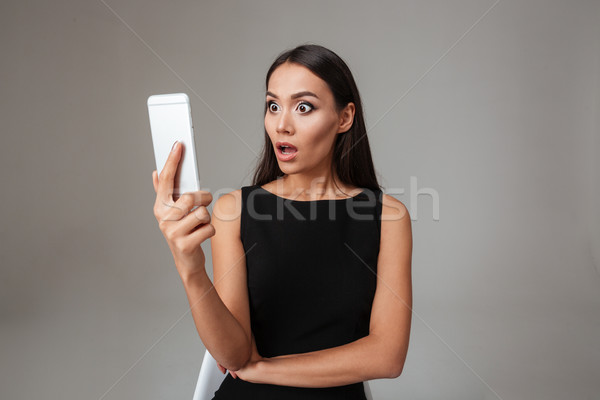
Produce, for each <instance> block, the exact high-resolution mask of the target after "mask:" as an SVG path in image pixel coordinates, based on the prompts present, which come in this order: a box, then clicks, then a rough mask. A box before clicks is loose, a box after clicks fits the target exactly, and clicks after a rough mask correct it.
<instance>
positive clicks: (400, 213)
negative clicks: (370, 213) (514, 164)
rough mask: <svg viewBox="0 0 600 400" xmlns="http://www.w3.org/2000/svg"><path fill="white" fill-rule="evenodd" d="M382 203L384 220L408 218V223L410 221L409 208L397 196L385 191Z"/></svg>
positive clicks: (382, 218) (382, 217)
mask: <svg viewBox="0 0 600 400" xmlns="http://www.w3.org/2000/svg"><path fill="white" fill-rule="evenodd" d="M381 205H382V209H381V220H382V221H390V220H393V221H398V220H408V223H410V213H409V212H408V209H407V208H406V206H405V205H404V203H402V202H401V201H400V200H398V199H397V198H395V197H393V196H390V195H389V194H385V193H384V194H383V197H382V201H381Z"/></svg>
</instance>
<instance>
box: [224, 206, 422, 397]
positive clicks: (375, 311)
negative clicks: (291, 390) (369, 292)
mask: <svg viewBox="0 0 600 400" xmlns="http://www.w3.org/2000/svg"><path fill="white" fill-rule="evenodd" d="M411 262H412V229H411V220H410V214H409V213H408V210H407V209H406V207H405V206H404V204H403V203H402V202H400V201H399V200H396V199H395V198H394V197H392V196H389V195H385V194H384V195H383V209H382V221H381V243H380V250H379V256H378V259H377V288H376V290H375V297H374V299H373V306H372V311H371V321H370V329H369V335H368V336H365V337H363V338H361V339H358V340H356V341H354V342H351V343H347V344H345V345H342V346H337V347H332V348H329V349H324V350H318V351H312V352H309V353H302V354H288V355H284V356H279V357H273V358H261V359H258V360H257V359H256V358H255V360H257V361H253V362H249V363H248V364H246V366H245V367H244V368H242V369H240V370H238V371H234V372H235V374H236V375H238V376H239V377H240V378H241V379H243V380H246V381H249V382H254V383H268V384H275V385H284V386H298V387H331V386H341V385H348V384H351V383H356V382H362V381H367V380H371V379H382V378H390V379H391V378H396V377H398V376H400V374H401V373H402V369H403V368H404V361H405V359H406V353H407V351H408V342H409V335H410V326H411V317H412V278H411ZM365 267H367V266H366V265H365ZM259 358H260V357H259Z"/></svg>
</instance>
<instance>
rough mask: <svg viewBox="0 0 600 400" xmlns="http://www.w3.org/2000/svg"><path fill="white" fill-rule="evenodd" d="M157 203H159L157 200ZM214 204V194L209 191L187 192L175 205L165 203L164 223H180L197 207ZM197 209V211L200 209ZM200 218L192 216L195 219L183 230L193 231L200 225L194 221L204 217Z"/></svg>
mask: <svg viewBox="0 0 600 400" xmlns="http://www.w3.org/2000/svg"><path fill="white" fill-rule="evenodd" d="M157 201H159V200H158V199H157ZM211 202H212V194H211V193H210V192H207V191H203V190H198V191H195V192H185V193H183V194H182V195H181V197H179V199H177V201H176V202H175V203H167V202H163V203H162V206H163V207H165V208H167V210H166V211H165V212H164V213H163V218H162V219H163V221H179V220H181V219H183V218H184V217H186V216H187V215H188V214H190V211H192V209H194V208H195V207H198V208H200V207H206V206H207V205H209V204H210V203H211ZM198 208H196V209H198ZM201 213H202V211H200V214H199V215H198V216H192V217H193V218H191V219H189V220H188V222H187V223H186V224H184V225H185V226H182V229H184V228H185V229H187V230H186V231H185V232H189V231H191V230H192V229H193V228H194V227H195V226H196V225H198V223H196V224H194V223H193V222H194V219H197V218H198V217H203V215H202V214H201Z"/></svg>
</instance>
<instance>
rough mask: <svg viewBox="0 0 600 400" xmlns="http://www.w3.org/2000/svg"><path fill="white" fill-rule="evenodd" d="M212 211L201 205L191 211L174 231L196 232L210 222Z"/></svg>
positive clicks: (183, 232) (181, 232)
mask: <svg viewBox="0 0 600 400" xmlns="http://www.w3.org/2000/svg"><path fill="white" fill-rule="evenodd" d="M210 221H211V218H210V213H209V212H208V210H207V209H206V207H204V206H199V207H198V208H196V209H195V210H192V211H189V212H188V213H187V214H186V215H185V216H184V217H183V218H181V219H180V221H179V222H178V224H177V227H176V228H175V231H174V233H177V234H179V235H187V234H190V233H191V232H195V231H196V230H197V229H199V227H201V226H202V225H204V224H208V223H210Z"/></svg>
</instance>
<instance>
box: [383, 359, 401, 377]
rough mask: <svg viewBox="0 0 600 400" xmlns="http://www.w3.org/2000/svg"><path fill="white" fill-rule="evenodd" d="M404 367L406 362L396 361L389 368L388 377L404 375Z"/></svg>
mask: <svg viewBox="0 0 600 400" xmlns="http://www.w3.org/2000/svg"><path fill="white" fill-rule="evenodd" d="M403 369H404V362H394V363H392V365H391V367H390V368H388V375H387V378H388V379H396V378H397V377H399V376H400V375H402V370H403Z"/></svg>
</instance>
